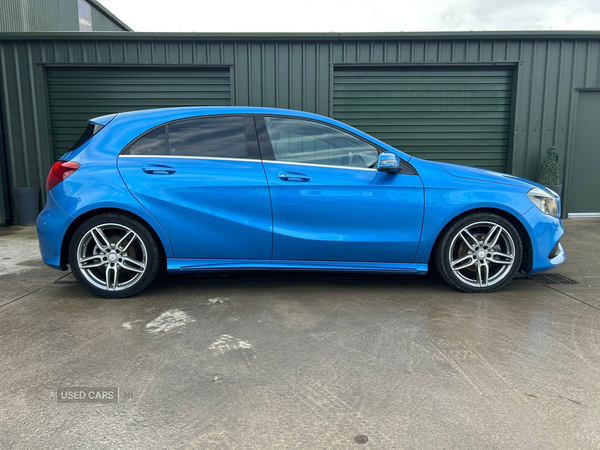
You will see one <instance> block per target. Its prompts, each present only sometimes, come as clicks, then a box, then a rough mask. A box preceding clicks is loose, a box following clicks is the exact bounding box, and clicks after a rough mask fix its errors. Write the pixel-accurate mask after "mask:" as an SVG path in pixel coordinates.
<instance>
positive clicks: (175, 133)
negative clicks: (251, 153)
mask: <svg viewBox="0 0 600 450" xmlns="http://www.w3.org/2000/svg"><path fill="white" fill-rule="evenodd" d="M125 153H126V154H131V155H168V156H189V157H194V156H196V157H198V156H200V157H206V158H246V130H245V118H244V117H243V116H233V117H225V116H224V117H206V118H199V119H189V120H182V121H179V122H173V123H169V124H166V125H163V126H161V127H158V128H156V129H154V130H151V131H149V132H148V133H146V134H144V135H143V136H142V137H140V138H139V139H137V140H136V141H135V142H134V143H133V145H131V147H130V148H129V149H128V151H126V152H125Z"/></svg>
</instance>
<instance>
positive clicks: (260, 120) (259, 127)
mask: <svg viewBox="0 0 600 450" xmlns="http://www.w3.org/2000/svg"><path fill="white" fill-rule="evenodd" d="M265 117H278V118H282V119H295V120H304V121H306V122H314V123H317V124H319V125H326V126H330V127H331V128H334V129H336V130H338V131H340V132H342V133H346V134H348V135H350V136H352V137H354V138H356V139H358V140H360V141H362V142H364V143H366V144H368V145H370V146H371V147H374V148H375V149H376V150H377V153H378V156H379V155H381V154H382V153H385V152H387V150H385V149H383V148H381V147H380V146H379V145H377V144H375V143H374V142H372V141H370V140H368V139H365V138H364V137H362V136H358V135H357V134H355V133H353V132H351V131H348V130H346V129H344V128H342V127H338V126H337V125H334V124H332V123H327V122H323V121H321V120H316V119H311V118H307V117H298V116H288V115H284V114H255V115H254V119H255V121H256V134H257V136H258V142H259V146H260V153H261V156H262V160H263V162H264V163H277V164H288V165H296V166H310V167H327V168H330V169H350V170H366V171H371V172H377V168H376V167H374V168H372V169H369V168H368V167H348V166H335V165H329V164H315V163H304V162H294V161H277V160H276V159H275V152H274V151H273V146H272V144H271V138H270V137H269V132H268V130H267V124H266V122H265ZM397 156H398V155H397ZM398 159H399V160H400V162H401V165H402V170H401V171H400V172H399V173H400V174H402V175H417V171H416V170H415V169H414V167H413V166H412V165H410V164H409V163H408V162H407V161H405V160H404V159H402V158H401V157H400V156H398Z"/></svg>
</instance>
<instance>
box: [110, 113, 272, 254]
mask: <svg viewBox="0 0 600 450" xmlns="http://www.w3.org/2000/svg"><path fill="white" fill-rule="evenodd" d="M118 165H119V171H120V173H121V176H122V177H123V180H124V181H125V183H126V184H127V187H128V188H129V190H130V191H131V193H132V194H133V195H134V196H135V198H136V199H137V200H138V201H139V202H140V203H141V204H142V205H143V206H144V207H145V208H146V209H147V210H148V211H149V212H150V214H152V215H153V216H154V218H155V219H156V220H157V221H158V222H159V223H160V225H161V226H162V227H163V229H164V230H165V232H166V233H167V235H168V236H169V239H170V241H171V244H172V246H173V253H174V255H175V257H177V258H201V259H223V258H226V259H270V258H271V244H272V222H271V202H270V198H269V189H268V187H267V181H266V178H265V173H264V170H263V167H262V163H261V161H260V157H259V154H258V144H257V142H256V132H255V128H254V119H253V118H252V116H241V115H239V116H211V117H203V118H194V119H187V120H181V121H176V122H171V123H168V124H165V125H162V126H160V127H157V128H155V129H153V130H151V131H149V132H148V133H146V134H144V135H142V136H141V137H140V138H138V139H137V140H136V141H134V142H133V144H131V145H130V146H129V147H128V148H127V149H126V150H125V152H124V154H122V155H121V156H119V161H118Z"/></svg>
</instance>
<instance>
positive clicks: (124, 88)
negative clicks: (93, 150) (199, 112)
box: [47, 67, 231, 159]
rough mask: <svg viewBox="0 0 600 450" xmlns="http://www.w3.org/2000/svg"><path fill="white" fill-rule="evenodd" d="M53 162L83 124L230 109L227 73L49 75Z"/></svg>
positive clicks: (65, 71) (88, 71)
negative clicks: (122, 116)
mask: <svg viewBox="0 0 600 450" xmlns="http://www.w3.org/2000/svg"><path fill="white" fill-rule="evenodd" d="M47 80H48V104H49V108H50V121H51V128H52V143H53V151H54V158H55V159H58V158H59V157H60V156H61V155H62V154H63V153H65V152H66V151H67V150H68V149H69V147H71V145H72V144H73V143H74V142H75V141H76V140H77V138H78V137H79V136H80V135H81V134H82V132H83V130H84V129H85V126H86V121H87V119H90V118H93V117H98V116H103V115H105V114H111V113H115V112H122V111H134V110H138V109H149V108H167V107H173V106H218V105H231V86H230V74H229V68H227V69H216V70H215V69H213V70H207V69H204V70H189V69H187V70H178V69H166V70H158V69H148V68H143V67H141V68H136V69H109V68H102V69H92V68H85V69H82V68H78V69H74V68H65V67H54V68H49V69H48V71H47Z"/></svg>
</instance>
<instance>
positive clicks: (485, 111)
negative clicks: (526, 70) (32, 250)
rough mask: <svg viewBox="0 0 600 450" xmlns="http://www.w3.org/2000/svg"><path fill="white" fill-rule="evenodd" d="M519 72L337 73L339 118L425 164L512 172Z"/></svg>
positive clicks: (341, 70) (335, 90)
mask: <svg viewBox="0 0 600 450" xmlns="http://www.w3.org/2000/svg"><path fill="white" fill-rule="evenodd" d="M512 86H513V71H512V68H508V67H493V68H474V67H469V68H452V69H449V68H398V67H395V68H353V69H350V68H336V70H335V72H334V83H333V116H334V117H335V118H336V119H338V120H341V121H343V122H346V123H348V124H350V125H353V126H355V127H356V128H358V129H360V130H362V131H364V132H366V133H369V134H371V135H373V136H375V137H377V138H379V139H381V140H382V141H384V142H386V143H388V144H390V145H391V146H393V147H395V148H397V149H399V150H402V151H404V152H406V153H408V154H411V155H414V156H417V157H419V158H424V159H433V160H438V161H445V162H450V163H454V164H464V165H468V166H476V167H483V168H486V169H491V170H496V171H500V172H505V171H506V170H507V155H508V143H509V133H510V130H509V125H510V117H511V98H512Z"/></svg>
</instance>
